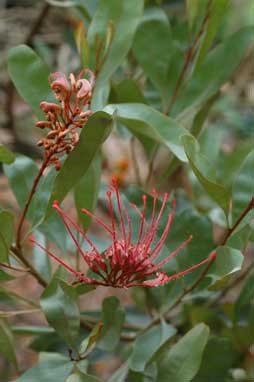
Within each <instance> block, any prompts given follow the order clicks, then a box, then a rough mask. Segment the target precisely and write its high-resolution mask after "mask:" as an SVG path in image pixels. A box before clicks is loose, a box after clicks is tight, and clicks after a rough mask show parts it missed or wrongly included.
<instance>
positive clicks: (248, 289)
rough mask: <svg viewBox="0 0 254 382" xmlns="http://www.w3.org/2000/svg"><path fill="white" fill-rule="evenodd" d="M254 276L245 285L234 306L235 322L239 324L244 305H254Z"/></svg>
mask: <svg viewBox="0 0 254 382" xmlns="http://www.w3.org/2000/svg"><path fill="white" fill-rule="evenodd" d="M253 296H254V276H253V275H251V276H250V277H249V278H248V279H247V280H246V282H245V283H244V285H243V287H242V289H241V291H240V293H239V296H238V297H237V300H236V302H235V305H234V322H237V321H238V320H239V319H240V317H241V313H242V310H243V307H244V305H246V304H250V303H254V297H253Z"/></svg>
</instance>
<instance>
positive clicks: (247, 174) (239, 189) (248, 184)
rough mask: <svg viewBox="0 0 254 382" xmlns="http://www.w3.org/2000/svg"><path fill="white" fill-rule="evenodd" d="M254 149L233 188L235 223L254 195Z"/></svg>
mask: <svg viewBox="0 0 254 382" xmlns="http://www.w3.org/2000/svg"><path fill="white" fill-rule="evenodd" d="M253 170H254V151H253V150H252V151H251V152H250V153H249V154H248V156H247V158H246V159H245V160H244V162H243V164H242V165H241V167H240V169H239V171H238V172H237V174H236V176H235V179H234V183H233V188H232V222H233V223H234V222H235V221H236V220H237V219H238V218H239V216H240V215H241V213H242V212H243V211H244V209H245V208H246V207H247V205H248V204H249V202H250V200H251V199H252V198H253V197H254V181H253Z"/></svg>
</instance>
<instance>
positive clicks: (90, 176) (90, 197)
mask: <svg viewBox="0 0 254 382" xmlns="http://www.w3.org/2000/svg"><path fill="white" fill-rule="evenodd" d="M100 179H101V157H100V156H99V155H97V156H96V157H95V158H94V160H93V161H92V163H91V164H90V166H89V168H88V170H87V171H86V173H85V175H84V176H83V177H82V178H81V180H80V181H79V183H78V184H77V185H76V187H75V189H74V198H75V205H76V209H77V212H78V217H79V220H80V221H81V222H82V225H83V229H84V231H86V230H87V229H88V227H89V224H90V221H91V218H90V216H88V215H86V214H84V213H82V212H81V208H86V209H87V210H89V211H90V212H92V213H93V212H94V210H95V208H96V204H97V199H98V193H99V189H100Z"/></svg>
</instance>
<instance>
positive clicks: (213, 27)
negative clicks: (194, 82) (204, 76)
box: [194, 0, 229, 71]
mask: <svg viewBox="0 0 254 382" xmlns="http://www.w3.org/2000/svg"><path fill="white" fill-rule="evenodd" d="M228 5H229V0H213V1H212V4H211V6H210V9H209V17H208V21H207V23H206V27H205V32H204V35H203V38H202V41H201V44H200V47H199V50H198V54H197V59H196V65H195V69H194V71H195V70H197V69H198V67H199V66H200V65H201V64H202V62H203V61H204V59H205V57H206V54H207V52H208V50H209V48H210V47H211V45H212V43H213V40H214V38H215V36H216V34H217V33H218V29H219V27H220V24H221V23H222V21H223V20H224V18H225V16H226V10H227V8H228Z"/></svg>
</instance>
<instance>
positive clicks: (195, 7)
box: [186, 0, 200, 29]
mask: <svg viewBox="0 0 254 382" xmlns="http://www.w3.org/2000/svg"><path fill="white" fill-rule="evenodd" d="M199 8H200V0H186V13H187V18H188V24H189V27H190V29H192V28H193V25H194V23H195V21H196V19H197V17H198V14H199Z"/></svg>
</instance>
